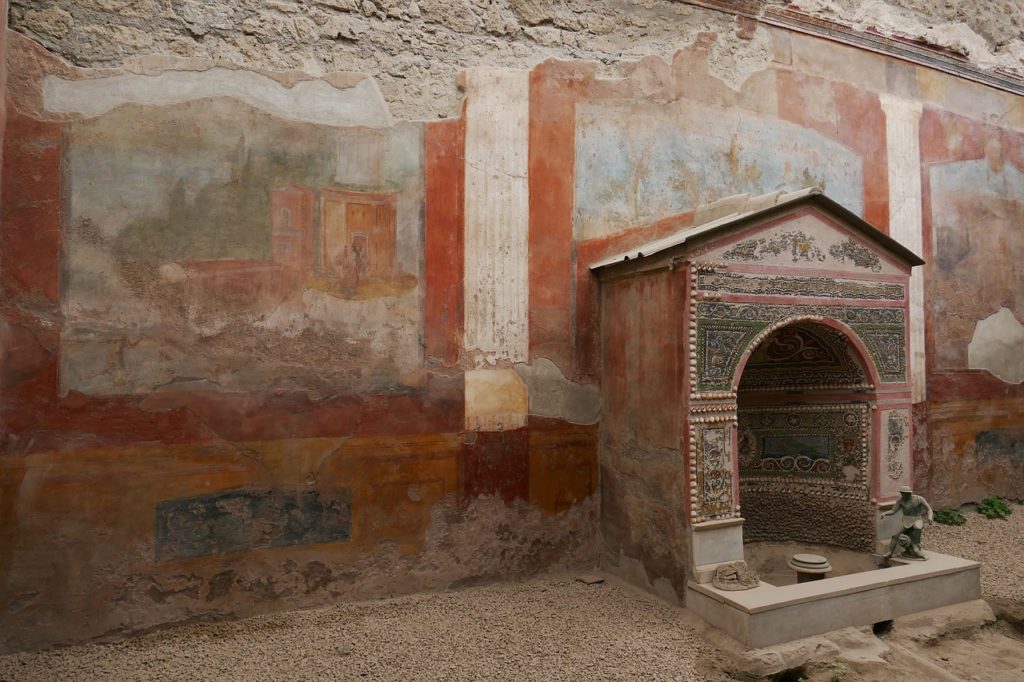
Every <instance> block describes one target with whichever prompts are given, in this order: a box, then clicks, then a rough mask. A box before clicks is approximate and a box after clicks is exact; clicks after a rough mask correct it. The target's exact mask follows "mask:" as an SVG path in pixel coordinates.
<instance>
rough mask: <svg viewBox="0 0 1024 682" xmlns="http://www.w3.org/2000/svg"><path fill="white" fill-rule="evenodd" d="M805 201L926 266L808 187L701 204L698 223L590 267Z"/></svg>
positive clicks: (650, 252) (679, 242)
mask: <svg viewBox="0 0 1024 682" xmlns="http://www.w3.org/2000/svg"><path fill="white" fill-rule="evenodd" d="M803 203H808V204H815V205H817V206H819V207H820V208H822V209H824V211H825V212H827V213H830V214H832V215H835V216H837V217H838V218H840V219H842V220H843V222H844V223H846V224H847V225H849V226H850V227H852V228H854V229H855V230H857V231H858V232H860V233H861V234H863V235H864V236H865V237H867V238H868V239H869V240H871V241H873V242H875V243H876V244H878V245H879V246H881V247H882V248H884V249H887V250H888V251H890V252H892V253H893V254H895V255H896V256H898V257H900V258H902V259H903V260H905V261H906V262H907V263H908V264H910V265H911V266H914V265H924V260H922V259H921V257H920V256H918V255H917V254H916V253H914V252H913V251H911V250H910V249H908V248H907V247H905V246H903V245H902V244H900V243H899V242H898V241H896V240H895V239H893V238H892V237H890V236H889V235H887V234H885V233H884V232H882V231H881V230H879V229H878V228H877V227H875V226H874V225H872V224H871V223H869V222H867V221H866V220H864V219H863V218H861V217H860V216H858V215H857V214H855V213H853V212H852V211H850V210H849V209H847V208H845V207H844V206H842V205H841V204H839V203H837V202H835V201H833V200H832V199H829V198H828V197H827V196H825V194H824V193H823V192H822V191H821V190H820V189H819V188H817V187H807V188H805V189H801V190H797V191H795V192H783V191H781V190H780V191H778V192H771V193H769V194H762V195H760V196H752V195H750V194H737V195H735V196H731V197H726V198H725V199H720V200H719V201H716V202H714V203H712V204H708V205H706V206H701V207H700V208H698V209H697V210H696V211H695V212H694V224H693V225H691V226H690V227H686V228H683V229H681V230H679V231H678V232H675V233H674V234H671V235H669V236H667V237H663V238H661V239H656V240H654V241H650V242H647V243H646V244H642V245H641V246H637V247H635V248H632V249H629V250H628V251H623V252H622V253H618V254H616V255H614V256H610V257H608V258H604V259H602V260H599V261H597V262H595V263H592V264H591V265H590V269H591V270H600V269H601V268H604V267H608V266H610V265H616V264H618V263H625V262H627V261H632V260H636V259H638V258H647V257H650V256H653V255H655V254H657V253H660V252H662V251H665V250H667V249H671V248H673V247H676V246H681V245H683V244H685V243H687V242H692V241H695V240H697V238H699V237H705V236H708V235H710V234H712V233H715V232H720V231H721V232H724V231H727V230H728V229H730V228H732V227H735V226H738V225H739V224H741V223H746V222H748V221H750V220H753V219H755V218H762V217H766V216H768V215H770V214H773V213H781V212H783V211H784V210H789V209H791V208H792V207H794V206H796V205H798V204H803Z"/></svg>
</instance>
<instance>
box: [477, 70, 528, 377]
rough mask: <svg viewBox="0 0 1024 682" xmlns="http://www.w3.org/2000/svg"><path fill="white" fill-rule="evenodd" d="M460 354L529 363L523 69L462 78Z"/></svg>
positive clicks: (487, 360)
mask: <svg viewBox="0 0 1024 682" xmlns="http://www.w3.org/2000/svg"><path fill="white" fill-rule="evenodd" d="M465 77H466V94H467V100H466V235H465V254H466V256H465V265H466V276H465V287H466V288H465V301H466V303H465V330H466V331H465V348H466V352H467V354H468V355H469V356H470V357H473V356H474V355H477V356H478V357H479V358H480V362H482V363H492V362H496V361H508V362H528V361H529V323H528V317H527V315H528V310H529V308H528V302H529V301H528V299H529V293H530V291H529V269H528V261H527V258H528V255H529V242H528V236H529V210H530V205H529V185H528V182H527V168H528V166H527V162H528V150H529V132H530V127H529V110H530V91H529V73H528V72H527V71H508V70H499V69H474V70H472V71H468V72H466V75H465Z"/></svg>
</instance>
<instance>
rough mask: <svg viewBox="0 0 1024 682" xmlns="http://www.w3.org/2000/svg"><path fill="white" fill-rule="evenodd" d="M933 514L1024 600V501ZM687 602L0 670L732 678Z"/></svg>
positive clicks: (535, 613) (446, 622)
mask: <svg viewBox="0 0 1024 682" xmlns="http://www.w3.org/2000/svg"><path fill="white" fill-rule="evenodd" d="M964 513H965V515H966V517H967V519H968V522H967V524H966V525H964V526H940V525H935V526H929V527H928V528H927V529H926V530H925V536H924V542H925V547H926V548H927V549H931V550H934V551H938V552H944V553H948V554H956V555H959V556H963V557H967V558H972V559H977V560H979V561H981V562H982V563H983V569H982V581H983V591H984V594H985V597H986V598H988V599H993V600H1000V601H1003V602H1009V603H1014V604H1017V605H1022V606H1024V561H1021V560H1020V558H1021V556H1024V507H1022V506H1020V505H1014V513H1013V514H1012V515H1011V516H1010V518H1009V519H1007V520H988V519H985V518H984V517H982V516H980V515H979V514H978V513H977V512H975V511H973V510H965V511H964ZM702 627H703V626H702V625H701V624H700V623H699V621H698V620H697V619H696V618H695V617H694V616H693V615H692V614H690V613H689V612H688V611H685V610H682V609H676V608H674V607H671V606H669V605H668V604H666V603H665V602H663V601H661V600H659V599H657V598H656V597H653V596H651V595H648V594H645V593H643V592H640V591H638V590H635V589H633V588H631V587H629V586H627V585H624V584H622V583H619V582H617V581H615V580H613V579H609V580H608V581H607V582H605V583H603V584H599V585H585V584H583V583H580V582H577V581H575V580H574V577H573V576H571V575H562V574H559V575H547V576H541V577H539V578H537V579H535V580H532V581H529V582H524V583H512V584H501V585H491V586H486V587H478V588H470V589H464V590H459V591H456V592H448V593H443V594H426V595H416V596H411V597H402V598H398V599H389V600H383V601H376V602H364V603H360V604H339V605H336V606H333V607H330V608H325V609H318V610H314V611H299V612H292V613H285V614H278V615H273V616H264V617H258V618H251V619H248V620H245V621H239V622H234V623H221V624H215V625H195V626H188V627H183V628H178V629H175V630H169V631H164V632H157V633H153V634H150V635H146V636H143V637H139V638H136V639H132V640H128V641H124V642H118V643H115V644H93V645H86V646H76V647H68V648H64V649H58V650H55V651H45V652H37V653H29V654H14V655H11V656H5V657H0V680H47V681H49V680H71V679H73V680H96V679H102V680H157V679H159V680H173V679H189V680H196V679H217V680H252V679H289V680H297V679H313V678H316V679H325V678H326V679H345V680H359V679H373V680H470V679H514V680H563V679H573V680H595V679H601V680H634V679H664V680H695V681H707V680H716V679H725V675H724V674H723V673H721V672H720V671H719V670H718V669H717V666H716V661H718V660H720V656H719V654H718V652H717V651H716V650H715V648H714V647H713V646H711V645H710V644H708V643H707V642H706V641H704V638H703V637H702V636H701V635H700V632H701V630H702Z"/></svg>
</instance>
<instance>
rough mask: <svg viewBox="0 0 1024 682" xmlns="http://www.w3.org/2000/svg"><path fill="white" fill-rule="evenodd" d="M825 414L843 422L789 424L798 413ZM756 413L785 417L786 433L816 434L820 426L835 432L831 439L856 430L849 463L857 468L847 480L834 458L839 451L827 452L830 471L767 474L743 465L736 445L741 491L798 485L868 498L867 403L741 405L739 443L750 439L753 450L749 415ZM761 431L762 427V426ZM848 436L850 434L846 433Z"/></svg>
mask: <svg viewBox="0 0 1024 682" xmlns="http://www.w3.org/2000/svg"><path fill="white" fill-rule="evenodd" d="M823 414H827V415H829V416H833V415H834V419H839V420H842V421H843V424H826V423H817V424H810V425H808V424H804V423H802V422H800V423H798V424H796V425H791V424H790V422H792V420H793V417H797V418H798V420H799V417H800V416H801V415H808V417H809V418H813V417H814V416H821V415H823ZM758 415H771V416H776V417H778V418H780V419H785V420H786V422H787V424H786V427H783V428H781V429H780V431H783V432H785V431H786V430H790V431H792V432H803V433H804V434H806V435H810V434H812V433H816V432H819V431H821V430H822V429H825V430H830V431H832V432H834V433H830V434H829V435H830V436H831V437H832V438H839V437H842V436H843V435H844V434H843V432H844V431H846V432H849V431H856V437H857V443H856V449H855V451H854V452H855V461H854V462H853V463H852V464H853V465H854V466H856V468H857V476H856V478H854V479H853V480H848V479H847V478H846V476H845V473H844V472H843V470H842V467H843V466H844V465H843V463H842V462H837V461H835V457H836V456H837V455H838V452H835V451H833V452H830V462H831V467H830V468H831V471H830V472H829V473H828V475H821V474H813V473H769V472H758V471H757V470H754V469H751V468H749V467H745V466H744V462H743V458H742V455H740V451H741V450H742V445H740V446H738V447H737V451H738V452H737V455H738V456H740V458H741V459H740V483H741V486H742V489H743V490H747V489H750V488H752V487H753V488H757V489H762V488H763V489H771V490H778V489H780V488H783V489H787V490H790V489H794V487H795V488H799V489H800V490H801V491H802V490H803V489H805V488H807V487H812V488H817V489H827V490H832V491H836V492H843V493H846V494H848V495H852V496H853V497H854V498H856V499H861V498H863V499H867V496H868V489H867V467H868V460H869V459H870V457H869V453H870V434H871V415H870V408H869V406H868V405H867V404H866V403H833V404H818V405H773V406H765V407H748V408H743V409H742V410H741V411H740V413H739V415H738V416H739V420H738V425H739V436H738V438H739V442H740V443H742V442H743V440H744V439H747V438H751V439H753V446H754V448H755V452H756V451H757V448H759V446H758V443H757V438H756V436H755V432H756V431H757V428H756V427H755V426H752V425H751V424H750V419H751V418H756V417H757V416H758ZM852 415H856V417H855V418H856V423H853V424H850V423H848V421H847V420H848V419H849V417H850V416H852ZM761 430H762V431H763V430H765V427H762V428H761ZM847 435H849V434H847Z"/></svg>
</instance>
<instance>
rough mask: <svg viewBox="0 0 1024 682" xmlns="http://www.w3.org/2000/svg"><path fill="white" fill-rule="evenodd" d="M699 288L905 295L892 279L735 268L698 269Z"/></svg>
mask: <svg viewBox="0 0 1024 682" xmlns="http://www.w3.org/2000/svg"><path fill="white" fill-rule="evenodd" d="M697 288H698V289H700V290H702V291H714V292H718V293H726V294H753V295H757V296H815V297H818V298H860V299H870V300H886V301H902V300H904V299H905V298H906V291H905V288H904V286H903V285H902V284H894V283H892V282H869V281H862V280H855V279H830V278H828V277H779V276H773V275H747V274H741V273H735V272H701V273H698V275H697Z"/></svg>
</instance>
